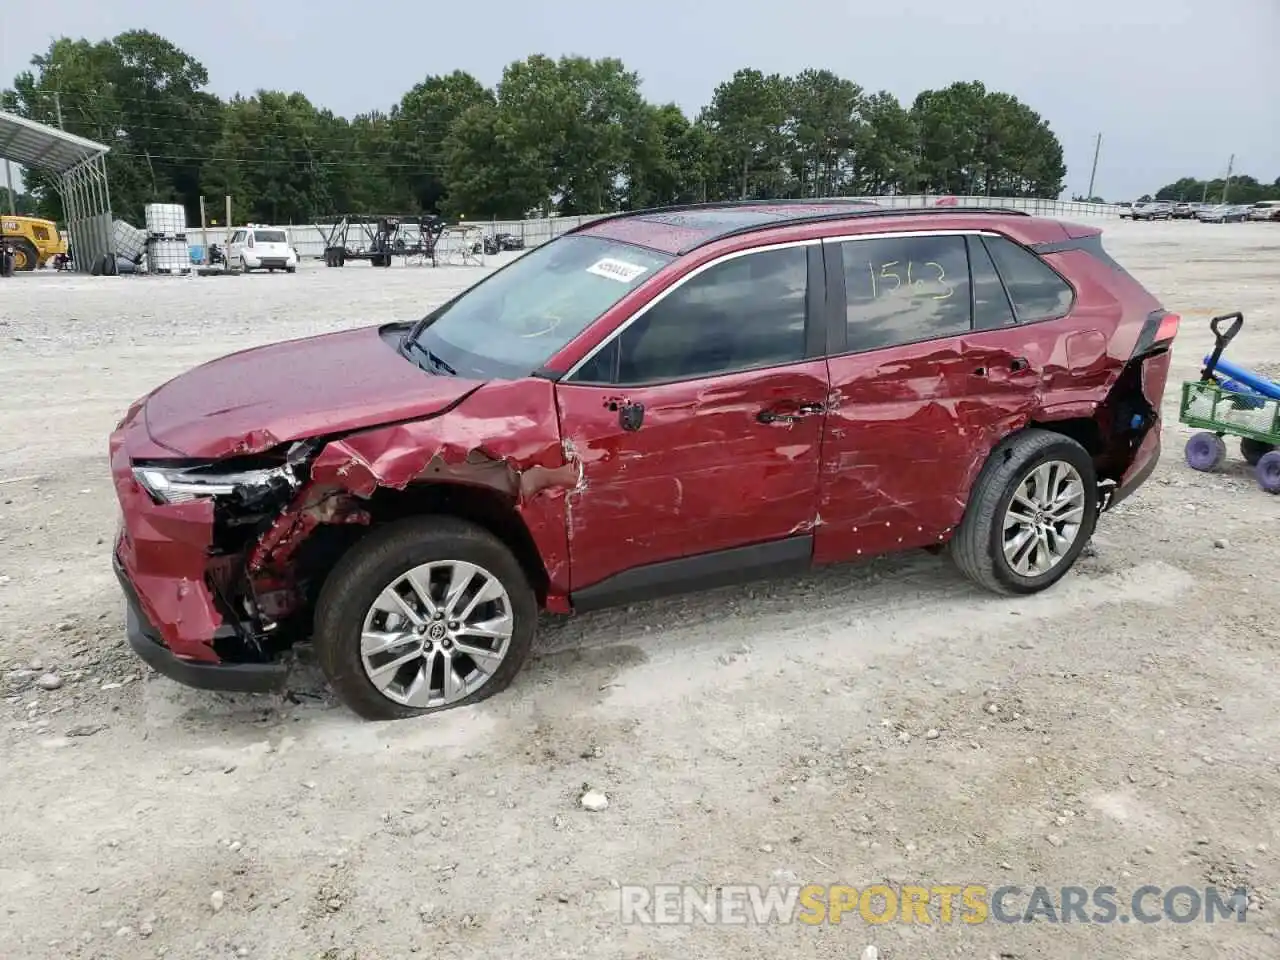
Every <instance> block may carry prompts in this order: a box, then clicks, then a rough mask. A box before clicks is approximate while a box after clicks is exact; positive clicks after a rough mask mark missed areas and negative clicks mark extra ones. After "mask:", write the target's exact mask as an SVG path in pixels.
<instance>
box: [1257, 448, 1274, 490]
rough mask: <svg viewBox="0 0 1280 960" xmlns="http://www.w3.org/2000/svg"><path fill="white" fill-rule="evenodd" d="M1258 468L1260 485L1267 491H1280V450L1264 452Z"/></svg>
mask: <svg viewBox="0 0 1280 960" xmlns="http://www.w3.org/2000/svg"><path fill="white" fill-rule="evenodd" d="M1257 470H1258V486H1260V487H1261V488H1262V489H1263V490H1265V491H1267V493H1280V450H1272V451H1271V452H1270V453H1266V454H1263V455H1262V457H1261V459H1259V460H1258V467H1257Z"/></svg>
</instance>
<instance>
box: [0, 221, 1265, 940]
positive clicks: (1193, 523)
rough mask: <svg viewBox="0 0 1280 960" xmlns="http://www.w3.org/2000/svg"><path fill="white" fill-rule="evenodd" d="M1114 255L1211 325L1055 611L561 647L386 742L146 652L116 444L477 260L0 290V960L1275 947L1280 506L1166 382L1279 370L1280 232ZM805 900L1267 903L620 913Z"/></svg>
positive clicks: (850, 598) (315, 695)
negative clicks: (1234, 335)
mask: <svg viewBox="0 0 1280 960" xmlns="http://www.w3.org/2000/svg"><path fill="white" fill-rule="evenodd" d="M1106 239H1107V245H1108V249H1109V250H1110V251H1111V252H1112V253H1113V254H1114V255H1115V256H1116V257H1117V258H1118V259H1119V260H1121V261H1122V262H1123V263H1124V264H1125V265H1126V266H1127V267H1129V268H1130V269H1131V270H1132V271H1133V272H1134V273H1135V274H1136V275H1137V276H1138V277H1139V278H1140V279H1141V280H1142V281H1143V282H1145V283H1146V284H1148V285H1149V286H1150V287H1151V288H1152V289H1153V290H1154V291H1155V292H1156V293H1157V294H1158V295H1159V296H1161V297H1162V298H1163V300H1164V302H1165V304H1166V306H1168V307H1169V308H1171V309H1173V310H1176V311H1179V312H1181V313H1182V315H1183V317H1184V325H1183V333H1182V335H1181V337H1180V338H1179V341H1178V345H1177V348H1176V351H1175V358H1176V359H1175V370H1174V375H1173V387H1172V388H1171V389H1170V390H1169V392H1168V393H1167V395H1166V401H1165V414H1166V426H1165V444H1166V446H1165V457H1164V459H1163V461H1162V462H1161V464H1160V466H1159V468H1158V470H1157V472H1156V474H1155V475H1154V477H1153V479H1152V481H1151V482H1150V483H1149V484H1148V485H1147V486H1146V487H1145V488H1144V489H1143V490H1142V492H1141V493H1140V494H1139V495H1137V496H1136V497H1135V498H1133V499H1132V500H1130V501H1129V502H1127V503H1125V504H1123V505H1121V506H1120V507H1118V508H1117V509H1116V510H1115V511H1114V512H1113V513H1112V514H1109V515H1108V516H1107V517H1105V518H1104V520H1103V522H1102V524H1101V526H1100V528H1099V532H1098V534H1097V536H1096V538H1095V544H1096V554H1095V555H1093V556H1090V557H1088V558H1086V559H1083V560H1082V561H1081V563H1080V564H1079V566H1078V568H1077V570H1076V571H1075V572H1074V573H1073V574H1072V575H1070V576H1069V577H1068V578H1067V579H1066V580H1064V581H1063V582H1062V583H1061V584H1059V585H1058V586H1057V587H1055V588H1054V589H1053V590H1051V591H1049V592H1048V593H1046V594H1043V595H1040V596H1036V597H1033V598H1029V599H1022V600H1012V599H1001V598H995V597H992V596H988V595H985V594H983V593H981V592H979V591H978V590H977V589H976V588H974V587H971V586H970V585H969V584H968V583H967V582H966V581H964V580H963V579H961V578H960V576H959V575H958V574H957V573H956V572H955V571H954V570H953V569H952V568H951V567H950V566H949V564H948V563H947V562H946V561H945V559H943V558H935V557H931V556H928V555H925V554H918V555H916V554H913V555H910V556H903V557H898V558H892V559H888V560H882V561H878V562H874V563H870V564H866V565H861V566H846V567H839V568H834V569H829V570H825V571H823V572H821V573H818V574H814V575H811V576H806V577H803V578H799V579H793V580H786V581H780V582H768V583H764V584H760V585H756V586H752V587H746V588H741V589H729V590H721V591H718V592H715V593H712V594H706V595H701V596H695V597H690V598H684V599H678V600H675V601H668V602H664V603H654V604H648V605H641V606H635V607H631V608H628V609H625V610H618V611H613V612H607V613H601V614H596V615H590V616H584V617H581V618H579V619H577V620H574V621H568V622H563V621H548V622H547V624H546V625H545V628H544V630H543V632H542V634H541V641H540V652H539V656H538V657H537V659H536V660H534V661H533V662H532V663H531V664H530V665H529V666H528V667H527V668H526V671H525V672H524V673H523V674H522V675H521V676H520V677H519V678H518V679H517V681H516V683H515V685H514V686H513V687H512V688H511V690H510V691H508V692H507V693H505V694H503V695H500V696H498V697H495V698H493V699H491V700H489V701H487V702H486V703H484V704H481V705H478V706H476V707H473V708H466V709H461V710H456V711H452V712H449V713H447V714H444V715H441V716H437V717H432V718H427V719H422V720H415V721H405V722H401V723H395V724H385V725H376V724H366V723H362V722H360V721H358V720H357V719H355V718H354V717H353V716H352V715H350V714H348V713H347V712H346V711H345V710H343V709H341V708H339V707H338V706H336V704H334V703H333V702H332V701H331V700H330V699H328V697H327V696H326V695H325V694H324V691H323V686H322V684H321V681H320V679H319V677H318V674H316V673H315V672H314V670H313V669H312V668H308V667H305V666H304V667H301V668H300V669H299V670H298V671H297V675H296V677H295V683H294V688H293V691H292V694H291V696H290V697H271V698H268V697H228V696H220V695H215V694H210V693H203V692H199V691H193V690H188V689H184V688H182V687H179V686H178V685H176V684H174V683H172V682H170V681H168V680H166V679H162V678H159V677H156V676H154V675H152V674H150V672H149V671H148V670H147V669H146V668H145V667H143V666H142V665H141V664H140V662H138V661H136V660H135V659H134V658H133V657H132V656H131V655H130V654H129V653H128V652H127V648H126V647H125V642H124V637H123V630H122V622H123V604H122V600H121V597H120V595H119V589H118V586H117V584H116V583H115V581H114V579H113V576H112V573H111V568H110V562H109V549H110V544H109V538H110V536H111V534H112V532H113V530H114V527H115V523H116V509H117V508H116V505H115V502H114V498H113V495H112V488H111V483H110V479H109V475H108V470H107V456H106V454H107V451H106V442H107V435H108V433H109V432H110V430H111V429H112V427H113V426H114V424H115V422H116V420H117V418H118V417H119V416H120V414H121V413H122V412H123V411H124V409H125V407H126V406H127V404H128V403H129V402H130V401H131V400H133V399H134V398H135V397H137V396H139V395H141V394H143V393H144V392H146V391H147V390H149V389H150V388H151V387H153V386H154V385H156V384H157V383H159V382H160V381H163V380H165V379H167V378H169V377H170V376H173V375H175V374H177V373H179V372H181V371H182V370H183V369H185V368H187V367H189V366H191V365H192V364H195V363H198V362H201V361H204V360H206V359H210V358H213V357H216V356H218V355H221V354H223V353H226V352H229V351H232V350H237V349H241V348H244V347H248V346H252V345H255V344H260V343H264V342H268V341H272V340H277V339H282V338H288V337H298V336H304V335H307V334H312V333H318V332H321V331H327V330H334V329H339V328H343V327H349V326H356V325H363V324H369V323H377V322H382V321H386V320H391V319H400V318H414V317H417V316H419V315H421V314H422V313H423V312H425V311H426V309H427V308H428V307H429V306H431V305H432V304H434V303H437V302H439V301H441V300H442V299H444V298H445V297H446V296H447V295H449V294H450V293H452V292H453V291H455V290H457V289H460V288H462V287H464V286H466V285H468V284H469V283H471V282H472V281H473V280H474V279H475V278H476V276H477V272H478V268H462V267H458V268H441V269H438V270H432V269H431V268H404V269H400V268H393V269H391V270H374V269H372V268H368V267H364V266H363V265H358V266H354V267H351V268H348V269H344V270H326V269H324V268H323V267H319V266H312V265H310V264H307V265H305V267H304V269H303V270H301V271H300V272H299V273H298V274H297V275H295V276H284V275H275V276H259V275H255V276H251V277H246V278H227V279H191V280H184V279H176V278H148V279H144V278H80V277H71V276H57V275H49V274H44V275H35V276H27V277H20V278H17V279H15V280H12V281H0V717H2V724H0V731H2V732H0V758H3V766H2V768H0V769H2V773H0V851H3V856H0V956H4V957H6V958H9V957H11V958H15V960H17V958H38V957H50V958H53V957H57V958H72V957H74V958H82V957H84V958H87V957H102V958H108V957H110V958H115V957H119V958H135V957H159V956H168V957H171V958H182V960H187V958H193V960H199V958H223V957H253V958H272V960H274V958H294V957H299V958H326V960H352V958H359V960H371V958H381V960H389V958H402V957H409V956H415V955H417V956H424V957H425V956H428V955H430V956H436V957H471V956H485V957H515V956H521V957H529V958H544V957H545V958H559V957H593V958H594V957H637V958H640V957H643V958H659V957H662V958H665V957H681V958H693V960H697V958H723V957H727V956H741V957H766V956H768V957H772V956H778V957H782V956H786V957H794V956H809V957H822V958H827V957H830V958H837V957H838V958H842V960H843V958H856V957H860V956H863V955H864V951H866V950H867V947H868V945H874V946H875V947H876V948H877V950H878V954H879V957H880V958H882V960H883V958H891V960H907V958H934V957H963V958H979V960H982V958H987V957H998V958H1005V960H1009V958H1017V960H1032V958H1083V957H1124V958H1132V960H1141V958H1157V957H1159V958H1166V957H1179V958H1182V957H1242V958H1243V957H1251V958H1252V957H1275V956H1277V955H1280V932H1278V930H1280V859H1278V858H1277V854H1278V853H1280V808H1278V806H1277V802H1278V801H1280V706H1278V703H1280V701H1277V697H1276V690H1277V688H1278V687H1280V664H1278V662H1277V651H1278V650H1280V627H1278V626H1277V624H1280V590H1278V589H1277V587H1276V578H1277V570H1280V537H1277V535H1276V533H1277V528H1278V525H1280V497H1276V496H1269V495H1267V494H1265V493H1263V492H1262V491H1261V490H1260V489H1259V488H1258V487H1257V486H1256V484H1255V483H1254V480H1253V478H1252V475H1251V474H1250V472H1249V471H1248V468H1246V467H1245V466H1244V464H1243V462H1242V461H1241V460H1240V459H1239V454H1238V451H1237V450H1236V448H1235V447H1234V445H1233V446H1232V449H1231V461H1230V463H1229V465H1228V466H1227V467H1226V468H1224V469H1223V470H1222V471H1221V472H1220V473H1217V474H1197V473H1194V472H1192V471H1191V470H1190V469H1188V468H1187V467H1186V466H1185V465H1184V463H1183V460H1182V445H1183V443H1184V442H1185V440H1186V437H1187V436H1188V434H1189V431H1188V430H1187V429H1186V428H1184V427H1182V426H1181V425H1179V424H1178V423H1177V390H1176V384H1177V382H1178V381H1181V380H1182V379H1185V378H1192V377H1194V376H1195V373H1196V370H1197V366H1198V363H1199V359H1200V357H1202V356H1203V354H1204V353H1206V352H1207V347H1208V344H1209V342H1210V338H1209V335H1208V329H1207V320H1208V318H1209V317H1210V316H1211V315H1212V314H1214V313H1215V312H1225V311H1228V310H1233V309H1240V310H1243V311H1244V312H1245V314H1246V317H1247V323H1246V327H1245V330H1244V333H1243V334H1242V335H1241V337H1240V339H1239V340H1238V341H1237V342H1236V344H1235V345H1234V346H1233V347H1232V349H1231V351H1230V354H1229V355H1230V356H1232V357H1234V358H1235V359H1237V360H1238V361H1240V362H1243V363H1246V364H1252V365H1255V366H1260V367H1265V366H1268V365H1269V366H1270V370H1271V372H1273V373H1280V305H1278V302H1277V301H1278V299H1280V226H1275V225H1271V224H1242V225H1238V226H1237V225H1228V226H1213V225H1203V224H1198V223H1182V222H1177V223H1153V224H1130V223H1119V222H1111V223H1110V224H1109V225H1108V227H1107V234H1106ZM48 673H52V674H56V675H57V677H58V678H59V679H60V680H61V681H62V683H61V686H60V687H58V688H57V689H54V690H45V689H43V688H42V687H41V685H40V678H41V677H42V676H43V675H45V674H48ZM50 684H51V685H52V681H50ZM993 705H994V707H995V709H994V711H993V710H992V706H993ZM584 785H589V786H590V787H592V788H593V789H596V790H600V791H602V792H604V793H605V794H606V795H607V797H608V800H609V806H608V809H607V810H604V811H603V812H588V811H586V810H584V809H582V808H581V807H580V806H579V804H578V798H579V795H580V794H581V792H582V790H583V788H584ZM795 882H799V883H832V882H843V883H848V884H852V885H854V886H857V887H863V886H865V885H867V884H871V883H875V882H886V883H890V884H924V885H932V884H945V883H951V884H957V885H964V884H987V885H989V886H991V887H995V886H999V885H1002V884H1017V885H1021V886H1022V887H1023V888H1024V890H1027V891H1029V890H1030V888H1031V887H1032V886H1034V885H1036V884H1043V885H1046V886H1048V887H1051V888H1053V889H1055V890H1056V889H1057V888H1058V887H1061V886H1083V887H1093V886H1095V885H1098V884H1109V885H1112V886H1114V887H1116V888H1117V889H1118V891H1119V899H1120V901H1121V903H1122V905H1124V904H1126V903H1127V898H1128V896H1129V894H1130V893H1131V892H1132V891H1134V890H1136V889H1137V888H1138V887H1140V886H1142V885H1143V884H1154V885H1157V886H1159V887H1161V888H1163V889H1168V888H1171V887H1173V886H1177V885H1189V886H1191V887H1199V888H1201V889H1203V887H1204V886H1205V885H1208V884H1217V885H1218V886H1220V887H1233V886H1235V885H1237V884H1243V885H1246V886H1248V887H1249V888H1250V889H1251V890H1252V891H1255V893H1254V894H1253V899H1252V903H1251V905H1250V908H1249V911H1248V913H1247V915H1246V919H1245V922H1243V923H1237V922H1234V921H1232V922H1223V921H1222V920H1219V921H1218V922H1216V923H1212V924H1209V923H1205V922H1203V921H1197V922H1192V923H1186V924H1176V923H1173V922H1169V921H1164V922H1160V923H1156V924H1151V925H1144V924H1137V923H1130V924H1127V925H1126V924H1120V923H1115V924H1110V925H1098V924H1090V925H1085V924H1081V923H1078V922H1076V923H1072V924H1056V925H1055V924H1051V923H1047V922H1044V921H1039V922H1035V923H1031V924H1005V923H996V922H988V923H985V924H980V925H965V924H961V923H951V924H942V923H936V922H935V923H934V924H931V925H927V926H926V925H921V924H918V923H917V924H898V923H894V924H887V925H879V926H873V925H869V924H867V923H866V922H864V921H863V920H862V919H860V918H859V917H858V916H857V914H856V913H854V914H851V915H849V916H847V917H846V918H845V921H844V922H843V923H841V924H839V925H830V924H827V925H818V926H805V925H768V926H763V927H753V926H709V925H707V924H705V923H702V922H697V923H694V924H692V925H677V926H660V927H652V926H650V927H640V926H634V925H624V924H623V923H622V922H621V921H620V918H619V912H618V902H619V897H620V892H619V889H618V887H619V885H625V884H654V883H687V884H694V885H715V884H724V885H730V884H753V883H758V884H769V883H784V884H785V883H795ZM215 901H217V902H218V903H217V906H218V907H220V908H219V909H215ZM1010 902H1011V903H1012V904H1014V909H1021V904H1022V903H1024V902H1025V898H1024V899H1023V900H1022V901H1019V900H1016V899H1014V900H1011V901H1010ZM1155 902H1158V901H1155ZM934 919H935V920H937V919H938V917H937V913H936V910H935V913H934ZM870 954H871V952H868V955H870Z"/></svg>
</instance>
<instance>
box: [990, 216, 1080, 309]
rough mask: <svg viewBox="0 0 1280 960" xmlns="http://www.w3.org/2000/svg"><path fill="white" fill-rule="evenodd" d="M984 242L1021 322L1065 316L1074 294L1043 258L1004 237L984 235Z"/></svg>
mask: <svg viewBox="0 0 1280 960" xmlns="http://www.w3.org/2000/svg"><path fill="white" fill-rule="evenodd" d="M982 242H983V243H985V244H986V245H987V249H988V250H989V251H990V252H991V258H992V259H993V260H994V261H995V263H996V269H997V270H999V271H1000V278H1001V279H1002V280H1003V281H1004V286H1005V289H1006V290H1008V291H1009V299H1010V300H1012V301H1013V309H1014V312H1015V313H1017V315H1018V322H1019V323H1032V322H1034V321H1036V320H1049V319H1052V318H1053V317H1061V316H1065V315H1066V314H1067V313H1069V312H1070V310H1071V301H1072V300H1073V299H1074V296H1075V295H1074V294H1073V293H1072V291H1071V287H1069V286H1068V285H1067V284H1066V282H1065V281H1064V280H1063V279H1062V278H1061V277H1060V276H1058V275H1057V274H1056V273H1054V272H1053V271H1052V270H1051V269H1049V267H1048V266H1046V265H1045V264H1044V263H1041V262H1040V258H1039V257H1037V256H1036V255H1035V254H1034V253H1032V252H1031V251H1029V250H1026V249H1023V248H1022V247H1020V246H1018V245H1017V244H1016V243H1014V242H1013V241H1012V240H1006V239H1005V238H1004V237H983V238H982Z"/></svg>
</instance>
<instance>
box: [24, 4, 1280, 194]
mask: <svg viewBox="0 0 1280 960" xmlns="http://www.w3.org/2000/svg"><path fill="white" fill-rule="evenodd" d="M20 9H23V10H26V11H27V12H25V13H23V12H19V10H20ZM32 11H35V12H34V13H33V12H32ZM137 28H143V29H148V30H151V31H154V32H156V33H159V34H161V35H162V36H164V37H166V38H167V39H169V40H170V41H172V42H173V43H175V44H177V45H178V46H179V47H181V48H182V49H183V50H185V51H186V52H187V53H189V54H191V55H192V56H194V57H195V58H196V59H198V60H199V61H201V62H202V63H203V64H204V65H205V67H206V68H207V69H208V71H209V79H210V88H211V89H212V91H213V92H214V93H217V94H219V95H221V96H224V97H225V96H230V95H232V94H234V93H236V92H240V93H244V94H251V93H252V92H253V91H255V90H257V89H259V88H267V89H287V90H298V91H301V92H303V93H305V94H306V95H307V97H308V98H309V99H310V100H311V101H312V102H314V103H317V104H320V105H322V106H326V107H328V108H330V109H332V110H334V111H335V112H337V113H340V114H343V115H346V116H351V115H353V114H356V113H360V112H364V111H368V110H371V109H383V110H386V109H388V108H389V107H390V106H391V104H392V103H394V102H396V101H397V100H398V99H399V98H400V96H401V94H403V93H404V91H405V90H407V89H408V88H409V87H411V86H412V85H413V84H414V83H416V82H418V81H419V80H421V79H422V78H423V77H425V76H427V75H429V74H442V73H448V72H450V71H452V70H455V69H461V70H467V71H469V72H470V73H472V74H474V75H475V76H476V77H478V78H479V79H480V80H481V81H482V82H484V83H486V84H490V85H492V84H495V83H496V82H497V81H498V80H499V79H500V78H501V75H502V68H503V66H505V65H506V64H507V63H509V62H510V61H512V60H517V59H520V58H522V57H525V56H528V55H529V54H532V53H543V54H547V55H550V56H559V55H561V54H579V55H583V56H589V57H605V56H613V57H618V58H620V59H622V60H623V61H624V62H625V63H626V64H627V66H628V67H629V68H630V69H632V70H636V71H637V72H639V74H640V75H641V77H642V78H643V80H644V88H643V89H644V93H645V95H646V96H647V97H648V98H649V99H650V100H652V101H655V102H669V101H674V102H676V103H678V104H680V106H682V107H683V108H684V109H685V110H686V112H688V113H689V114H690V115H693V114H695V113H696V112H697V110H698V109H699V108H700V107H701V106H703V105H704V104H705V103H706V102H707V101H708V100H709V99H710V97H711V93H712V91H713V90H714V89H715V87H716V85H717V84H718V83H720V82H721V81H723V80H727V79H728V78H729V77H730V76H731V75H732V74H733V72H734V70H736V69H738V68H740V67H756V68H758V69H760V70H762V71H764V72H766V73H770V72H775V71H776V72H779V73H783V74H793V73H797V72H799V71H800V70H803V69H805V68H808V67H813V68H827V69H830V70H833V71H835V72H836V73H838V74H840V75H841V76H844V77H847V78H848V79H850V80H853V81H855V82H856V83H858V84H860V85H861V86H862V87H864V88H866V89H867V90H881V89H883V90H888V91H890V92H891V93H894V94H895V95H897V96H898V98H899V99H900V100H902V101H903V103H904V105H910V102H911V100H912V99H914V97H915V95H916V94H917V93H919V92H920V91H921V90H925V89H930V88H936V87H942V86H946V85H947V84H949V83H952V82H955V81H958V80H980V81H982V82H983V83H984V84H986V85H987V86H988V88H994V89H998V90H1002V91H1005V92H1007V93H1011V94H1013V95H1014V96H1016V97H1018V98H1019V99H1020V100H1022V101H1023V102H1024V103H1026V104H1028V105H1029V106H1030V107H1031V108H1032V109H1034V110H1036V111H1037V112H1038V113H1040V115H1041V116H1042V117H1044V118H1045V119H1046V120H1047V121H1048V122H1049V125H1050V126H1051V127H1052V129H1053V131H1054V132H1055V133H1056V134H1057V136H1058V139H1059V140H1060V141H1061V142H1062V145H1063V149H1064V151H1065V154H1066V163H1067V178H1066V190H1065V192H1064V196H1070V195H1072V194H1074V193H1081V194H1082V193H1084V192H1085V191H1086V189H1087V188H1088V185H1089V174H1090V167H1091V165H1092V162H1093V153H1094V144H1095V137H1096V136H1097V135H1098V134H1099V133H1101V134H1102V147H1101V153H1100V156H1099V160H1098V170H1097V178H1096V181H1095V186H1094V192H1095V193H1096V194H1099V195H1101V196H1104V197H1106V198H1107V199H1108V200H1123V199H1133V198H1136V197H1137V196H1139V195H1141V194H1143V193H1148V192H1154V191H1155V190H1157V189H1158V188H1160V187H1161V186H1163V185H1165V184H1167V183H1171V182H1172V181H1174V180H1176V179H1178V178H1179V177H1183V176H1193V177H1200V178H1212V177H1216V176H1222V175H1225V173H1226V172H1227V164H1228V161H1229V158H1230V157H1231V156H1232V154H1234V155H1235V172H1236V173H1241V172H1243V173H1249V174H1251V175H1253V176H1255V177H1257V178H1258V179H1260V180H1263V181H1264V182H1271V181H1273V180H1275V178H1276V177H1280V100H1278V99H1277V92H1278V91H1280V0H1069V2H1065V3H1063V2H1058V0H896V2H893V3H890V4H888V5H886V6H885V7H880V6H879V5H878V4H875V3H872V2H870V0H786V2H781V3H777V4H773V3H769V4H766V3H763V2H762V0H644V2H643V3H636V2H633V3H627V4H623V5H621V6H614V7H610V6H606V5H604V4H603V3H602V2H600V0H596V2H588V0H476V2H470V3H463V4H452V3H431V2H426V3H423V2H419V0H381V2H378V3H372V4H368V5H362V4H359V3H353V2H350V0H342V2H339V0H307V2H306V3H296V2H294V3H280V4H273V3H270V2H267V0H217V2H215V3H207V4H206V3H200V4H184V3H177V2H174V0H127V2H103V0H57V2H55V3H46V4H39V5H37V6H36V7H24V6H23V5H22V4H12V3H7V4H6V3H0V84H2V85H3V86H9V85H10V84H11V83H12V79H13V76H14V74H16V73H17V72H19V71H20V70H23V69H25V68H26V67H27V66H28V64H29V62H30V59H31V57H32V56H33V55H34V54H37V53H40V52H43V51H44V50H46V49H47V48H48V46H49V43H50V41H51V40H52V39H53V38H55V37H57V36H63V35H65V36H71V37H87V38H89V39H91V40H98V39H103V38H108V37H111V36H114V35H116V34H117V33H120V32H122V31H124V30H128V29H137Z"/></svg>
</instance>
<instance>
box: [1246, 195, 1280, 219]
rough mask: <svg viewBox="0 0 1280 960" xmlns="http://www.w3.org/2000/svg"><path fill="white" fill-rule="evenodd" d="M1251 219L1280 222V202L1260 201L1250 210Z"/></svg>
mask: <svg viewBox="0 0 1280 960" xmlns="http://www.w3.org/2000/svg"><path fill="white" fill-rule="evenodd" d="M1249 219H1250V220H1274V221H1280V200H1259V201H1258V202H1257V203H1255V204H1254V205H1253V206H1251V207H1250V208H1249Z"/></svg>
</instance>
